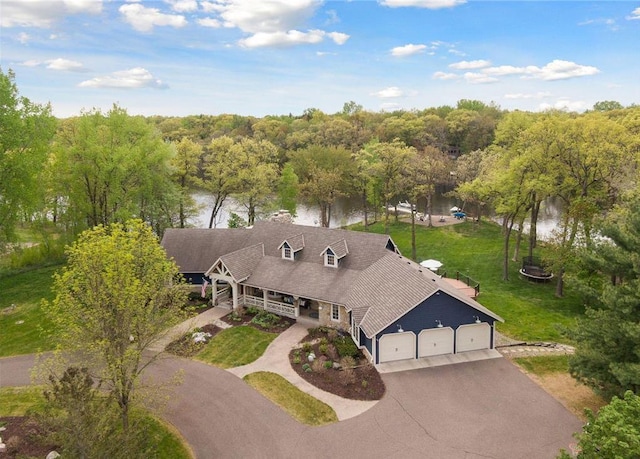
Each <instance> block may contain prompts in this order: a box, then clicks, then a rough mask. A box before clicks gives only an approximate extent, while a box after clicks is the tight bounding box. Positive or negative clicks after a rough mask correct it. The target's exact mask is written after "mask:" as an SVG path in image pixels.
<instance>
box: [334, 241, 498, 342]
mask: <svg viewBox="0 0 640 459" xmlns="http://www.w3.org/2000/svg"><path fill="white" fill-rule="evenodd" d="M439 290H441V291H444V292H446V293H448V294H449V295H451V296H452V297H454V298H456V299H458V300H459V301H462V302H463V303H465V304H467V305H468V306H471V307H472V308H474V309H476V310H478V311H482V312H484V313H485V314H487V315H489V316H491V317H493V318H495V319H496V320H499V321H503V319H502V318H501V317H500V316H498V315H496V314H494V313H493V312H491V311H490V310H488V309H487V308H485V307H484V306H482V305H481V304H480V303H478V302H476V301H475V300H473V299H472V298H469V297H468V296H467V295H465V294H464V293H462V292H460V291H458V290H457V289H455V288H453V287H452V286H450V285H449V284H448V283H447V282H446V281H444V280H442V279H441V278H440V277H439V276H437V275H436V274H434V273H433V272H432V271H430V270H428V269H424V268H422V267H421V266H420V265H419V264H417V263H414V262H413V261H411V260H409V259H408V258H405V257H403V256H402V255H398V254H391V253H390V254H389V255H387V256H385V257H384V258H381V259H380V260H378V261H377V262H376V263H374V264H372V265H371V266H370V267H369V268H368V269H366V270H365V271H363V272H362V273H361V274H360V276H359V277H358V279H357V280H356V281H355V282H354V283H353V285H352V286H351V289H350V291H349V295H348V298H347V303H346V307H347V309H350V310H351V311H352V314H353V317H354V319H355V321H356V324H358V325H359V326H360V328H361V329H362V330H363V331H364V332H365V334H366V335H367V336H368V337H372V336H373V335H375V334H376V333H378V332H380V331H381V330H383V329H384V328H386V327H388V326H389V325H390V324H391V323H393V321H395V320H396V319H397V318H398V317H401V316H402V315H404V314H406V313H407V312H408V311H410V310H411V309H413V308H415V307H416V306H418V305H419V304H420V303H422V302H423V301H424V300H425V299H427V298H428V297H430V296H431V295H433V294H434V293H436V292H437V291H439Z"/></svg>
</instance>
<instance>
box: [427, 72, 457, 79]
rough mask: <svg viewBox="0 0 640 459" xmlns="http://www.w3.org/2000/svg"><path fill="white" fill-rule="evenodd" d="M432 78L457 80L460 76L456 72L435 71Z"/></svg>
mask: <svg viewBox="0 0 640 459" xmlns="http://www.w3.org/2000/svg"><path fill="white" fill-rule="evenodd" d="M431 78H433V79H434V80H457V79H458V78H460V76H459V75H457V74H455V73H445V72H435V73H434V74H433V75H432V77H431Z"/></svg>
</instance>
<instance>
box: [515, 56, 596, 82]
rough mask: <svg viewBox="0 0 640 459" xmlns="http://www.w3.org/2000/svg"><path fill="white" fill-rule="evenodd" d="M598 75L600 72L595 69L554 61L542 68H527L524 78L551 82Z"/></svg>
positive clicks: (568, 62) (573, 63)
mask: <svg viewBox="0 0 640 459" xmlns="http://www.w3.org/2000/svg"><path fill="white" fill-rule="evenodd" d="M598 73H600V70H599V69H598V68H596V67H592V66H589V65H580V64H576V63H575V62H570V61H563V60H559V59H555V60H553V61H551V62H549V63H548V64H547V65H545V66H544V67H542V68H540V67H536V66H533V65H530V66H527V67H526V72H525V77H526V78H535V79H540V80H546V81H553V80H566V79H569V78H577V77H583V76H591V75H596V74H598Z"/></svg>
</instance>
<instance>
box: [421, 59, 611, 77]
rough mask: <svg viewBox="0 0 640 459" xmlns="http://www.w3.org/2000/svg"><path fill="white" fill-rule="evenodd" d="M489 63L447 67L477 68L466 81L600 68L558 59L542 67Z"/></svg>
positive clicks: (578, 74)
mask: <svg viewBox="0 0 640 459" xmlns="http://www.w3.org/2000/svg"><path fill="white" fill-rule="evenodd" d="M489 64H490V62H489V61H470V62H466V61H463V62H458V63H456V64H451V65H449V67H451V68H454V69H457V70H463V69H468V70H473V69H478V70H479V72H476V73H474V72H470V73H467V74H465V75H464V77H465V79H466V80H467V81H469V82H473V83H489V82H493V81H497V78H496V77H501V76H510V75H520V77H521V78H524V79H536V80H544V81H554V80H566V79H569V78H579V77H584V76H591V75H596V74H598V73H600V70H599V69H598V68H596V67H592V66H589V65H581V64H576V63H575V62H570V61H563V60H559V59H556V60H553V61H551V62H549V63H548V64H547V65H545V66H544V67H538V66H535V65H528V66H526V67H514V66H512V65H500V66H496V67H486V65H489ZM436 75H447V74H445V73H444V72H437V74H436ZM434 77H435V75H434ZM440 79H443V78H440Z"/></svg>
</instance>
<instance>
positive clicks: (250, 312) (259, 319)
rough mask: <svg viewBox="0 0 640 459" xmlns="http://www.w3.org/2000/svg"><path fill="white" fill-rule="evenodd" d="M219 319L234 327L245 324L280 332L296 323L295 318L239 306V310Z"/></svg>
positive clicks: (269, 331)
mask: <svg viewBox="0 0 640 459" xmlns="http://www.w3.org/2000/svg"><path fill="white" fill-rule="evenodd" d="M220 320H222V321H223V322H225V323H228V324H229V325H232V326H234V327H235V326H238V325H247V326H249V327H253V328H256V329H258V330H262V331H265V332H268V333H282V332H283V331H285V330H286V329H287V328H289V327H290V326H292V325H293V324H295V323H296V321H295V319H290V318H289V317H282V316H279V315H276V314H273V313H270V312H267V311H264V310H262V309H257V308H241V310H240V311H238V312H230V313H229V314H227V315H226V316H224V317H222V318H221V319H220Z"/></svg>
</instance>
